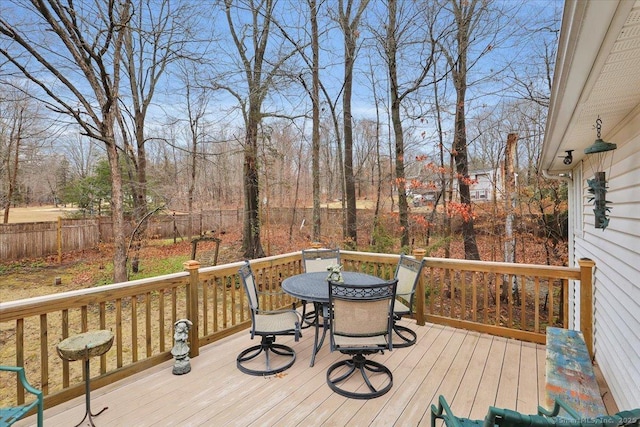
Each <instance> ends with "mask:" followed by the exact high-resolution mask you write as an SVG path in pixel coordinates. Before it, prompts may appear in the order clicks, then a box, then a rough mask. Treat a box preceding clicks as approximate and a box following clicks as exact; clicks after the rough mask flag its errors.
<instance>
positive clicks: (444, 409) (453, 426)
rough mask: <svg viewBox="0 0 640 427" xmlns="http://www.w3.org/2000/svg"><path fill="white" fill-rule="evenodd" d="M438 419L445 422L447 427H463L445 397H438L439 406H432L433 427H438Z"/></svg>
mask: <svg viewBox="0 0 640 427" xmlns="http://www.w3.org/2000/svg"><path fill="white" fill-rule="evenodd" d="M437 418H440V419H442V420H444V422H445V424H446V425H447V427H462V424H461V423H460V422H459V421H458V419H457V418H456V417H455V415H453V412H451V408H450V407H449V404H448V403H447V401H446V400H445V398H444V396H443V395H440V396H439V397H438V406H436V405H431V427H436V419H437Z"/></svg>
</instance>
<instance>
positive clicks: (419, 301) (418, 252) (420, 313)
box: [413, 249, 427, 326]
mask: <svg viewBox="0 0 640 427" xmlns="http://www.w3.org/2000/svg"><path fill="white" fill-rule="evenodd" d="M426 254H427V251H426V250H425V249H414V250H413V256H414V257H416V259H417V260H418V261H422V258H424V256H425V255H426ZM424 311H425V299H424V274H422V272H420V278H419V279H418V284H417V286H416V323H417V324H418V325H420V326H424V323H425V320H424V319H425V315H424Z"/></svg>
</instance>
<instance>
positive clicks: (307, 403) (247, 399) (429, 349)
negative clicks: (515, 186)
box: [16, 320, 545, 427]
mask: <svg viewBox="0 0 640 427" xmlns="http://www.w3.org/2000/svg"><path fill="white" fill-rule="evenodd" d="M403 323H406V324H407V325H408V326H410V327H412V328H414V329H415V330H416V331H417V333H418V343H417V344H416V345H414V346H412V347H408V348H399V349H395V350H394V351H392V352H385V354H383V355H380V354H379V355H374V356H372V357H373V358H375V360H378V361H381V362H383V363H385V364H386V365H387V366H389V367H390V368H391V370H392V371H393V375H394V383H393V388H392V389H391V391H390V392H389V393H387V394H386V395H384V396H382V397H379V398H377V399H372V400H367V401H360V400H353V399H347V398H343V397H341V396H339V395H337V394H335V393H333V392H332V391H331V390H330V389H329V387H328V386H327V384H326V377H325V375H326V370H327V367H328V366H329V365H330V364H331V363H333V362H334V361H336V360H338V359H339V358H341V357H345V356H344V355H341V354H340V353H331V352H329V349H328V345H327V344H326V343H325V345H324V347H323V348H322V349H321V350H320V352H319V354H318V357H317V359H316V364H315V366H314V367H313V368H311V367H309V359H310V355H311V346H312V344H313V332H312V331H311V330H309V329H307V330H305V334H304V337H303V338H302V339H301V341H300V342H298V343H295V342H293V338H289V337H286V338H282V339H279V342H283V343H290V345H292V346H293V347H294V348H295V349H296V351H297V353H298V359H297V360H296V363H295V364H294V366H293V367H292V368H290V369H289V370H287V371H285V372H284V373H283V374H281V375H278V376H274V377H268V378H262V377H252V376H249V375H245V374H242V373H241V372H240V371H239V370H238V369H237V368H236V364H235V358H236V355H237V354H238V353H239V352H240V351H241V350H242V349H243V348H246V347H248V346H249V345H251V344H253V342H252V341H251V340H250V338H249V335H248V333H247V332H242V333H238V334H235V335H233V336H231V337H228V338H226V339H224V340H221V341H218V342H216V343H213V344H211V345H209V346H207V347H204V348H203V349H202V350H201V353H200V356H198V357H196V358H194V359H192V360H191V366H192V371H191V372H190V373H189V374H186V375H181V376H176V375H173V374H172V373H171V369H172V366H173V361H169V362H166V363H164V364H162V365H159V366H157V367H154V368H152V369H148V370H146V371H144V372H141V373H139V374H137V375H135V376H132V377H129V378H127V379H125V380H122V381H119V382H117V383H114V384H111V385H109V386H107V387H103V388H101V389H99V390H96V391H94V392H92V394H91V397H92V399H91V407H92V409H93V411H94V412H97V411H98V410H100V409H102V408H103V407H104V406H108V407H109V409H108V410H106V411H105V412H104V413H102V414H101V415H99V416H98V417H97V418H95V423H96V424H97V425H98V426H100V427H106V426H200V425H206V426H213V425H215V426H223V425H235V426H288V425H291V426H296V425H305V426H307V425H308V426H320V425H323V426H343V425H349V426H352V425H353V426H367V425H378V426H391V425H398V426H400V425H401V426H408V425H412V426H415V425H428V423H429V422H430V417H429V407H430V405H431V403H432V402H435V401H436V399H437V397H438V395H440V394H443V395H444V396H445V397H446V398H447V400H448V401H449V402H450V403H451V407H452V410H453V411H454V412H455V413H456V414H457V415H461V416H470V417H473V418H483V417H484V414H485V413H486V411H487V408H488V407H489V405H494V406H499V407H505V408H511V409H516V410H518V411H520V412H524V413H535V412H536V410H537V405H538V404H539V402H544V397H543V392H544V387H545V384H544V376H545V366H544V364H545V347H544V346H543V345H537V344H531V343H526V342H521V341H517V340H513V339H505V338H498V337H493V336H490V335H484V334H479V333H476V332H469V331H465V330H461V329H454V328H450V327H444V326H439V325H431V324H427V325H426V326H423V327H418V326H416V324H415V323H414V322H412V321H404V320H403ZM77 363H80V362H77ZM44 415H45V426H52V427H53V426H73V425H75V424H77V423H78V422H79V421H80V419H82V417H83V415H84V396H81V397H79V398H76V399H74V400H71V401H69V402H66V403H64V404H61V405H58V406H56V407H53V408H50V409H48V410H46V411H45V414H44ZM34 424H35V419H34V418H33V417H31V418H29V419H27V420H23V421H21V422H19V423H17V424H16V425H18V426H26V425H34ZM85 425H86V424H85Z"/></svg>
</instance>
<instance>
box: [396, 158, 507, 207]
mask: <svg viewBox="0 0 640 427" xmlns="http://www.w3.org/2000/svg"><path fill="white" fill-rule="evenodd" d="M406 176H407V181H408V182H409V185H408V189H409V191H410V193H411V194H412V195H414V194H415V195H420V196H422V197H421V199H422V200H424V201H427V202H429V201H435V200H436V199H437V197H438V193H440V191H441V185H440V177H439V176H438V175H436V173H435V172H431V171H430V170H429V168H425V167H424V166H423V164H422V163H421V162H415V163H412V164H411V165H410V166H409V167H408V168H407V171H406ZM469 179H470V180H471V181H473V182H472V183H471V184H470V186H469V192H470V194H471V201H472V202H485V201H491V200H493V196H494V193H495V196H496V197H495V200H501V199H502V193H503V191H502V190H503V189H502V183H503V171H502V168H500V169H499V170H496V169H476V170H470V171H469ZM453 192H454V197H455V198H457V197H458V180H457V179H454V180H453Z"/></svg>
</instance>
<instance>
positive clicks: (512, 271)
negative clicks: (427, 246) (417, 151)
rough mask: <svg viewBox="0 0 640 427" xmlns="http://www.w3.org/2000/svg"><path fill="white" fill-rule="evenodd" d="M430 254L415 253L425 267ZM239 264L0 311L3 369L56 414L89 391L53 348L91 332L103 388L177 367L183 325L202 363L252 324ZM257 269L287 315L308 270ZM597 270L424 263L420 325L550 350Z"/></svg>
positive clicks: (373, 268)
mask: <svg viewBox="0 0 640 427" xmlns="http://www.w3.org/2000/svg"><path fill="white" fill-rule="evenodd" d="M423 254H424V252H416V253H415V255H416V256H417V257H418V258H420V257H421V256H422V255H423ZM340 257H341V261H342V263H343V265H344V269H345V271H362V272H367V273H370V274H375V275H378V276H380V277H383V278H390V277H391V276H392V275H393V273H394V270H395V266H396V264H397V262H398V259H399V255H394V254H377V253H364V252H352V251H341V255H340ZM242 264H243V263H242V262H236V263H231V264H225V265H219V266H213V267H204V268H200V266H199V264H198V263H197V262H195V261H188V262H186V263H185V271H184V272H179V273H174V274H170V275H165V276H158V277H154V278H148V279H142V280H136V281H131V282H125V283H117V284H113V285H106V286H101V287H96V288H90V289H84V290H77V291H70V292H64V293H59V294H54V295H46V296H41V297H36V298H29V299H25V300H20V301H13V302H7V303H0V365H14V366H24V367H25V369H26V371H27V377H28V378H29V381H30V382H31V383H32V384H33V385H34V386H36V387H37V388H39V389H41V390H43V392H44V395H45V405H46V406H47V407H50V406H53V405H56V404H59V403H61V402H63V401H66V400H69V399H71V398H73V397H76V396H79V395H82V393H83V392H84V383H83V379H82V366H81V365H82V364H81V363H74V362H71V363H69V362H65V361H62V360H61V359H60V358H59V357H58V356H57V355H56V352H55V346H56V344H57V343H59V342H60V341H61V340H63V339H65V338H67V337H68V336H70V335H73V334H77V333H81V332H85V331H87V330H91V329H108V330H111V331H113V332H114V335H115V340H114V344H113V348H112V349H111V350H110V351H109V352H108V353H107V354H105V355H103V356H100V358H99V359H100V363H92V364H91V369H92V373H91V377H92V385H94V386H96V387H102V386H104V385H107V384H110V383H112V382H114V381H117V380H119V379H122V378H124V377H126V376H129V375H132V374H134V373H137V372H140V371H142V370H144V369H147V368H149V367H151V366H154V365H156V364H159V363H161V362H164V361H166V360H170V359H171V357H172V356H171V353H170V350H171V348H172V346H173V338H172V337H173V325H174V323H175V322H176V321H177V320H178V319H182V318H187V319H190V320H191V321H192V322H193V328H192V330H191V331H190V334H189V341H190V343H189V345H190V351H191V353H190V355H191V357H196V356H198V355H199V352H200V347H201V346H203V345H206V344H209V343H212V342H214V341H216V340H218V339H221V338H223V337H226V336H228V335H230V334H233V333H236V332H238V331H240V330H243V329H246V328H248V327H249V325H250V313H249V310H248V308H247V306H246V305H247V303H246V296H245V294H244V288H243V287H242V286H241V282H240V280H239V277H238V275H237V272H238V268H239V267H240V266H241V265H242ZM251 265H252V269H253V271H254V274H255V276H256V284H257V285H258V287H259V289H260V290H261V291H268V296H266V295H263V296H262V297H261V298H262V299H261V307H262V308H266V309H273V308H281V307H290V306H291V304H292V302H293V300H292V298H291V297H289V296H287V295H285V294H280V295H274V293H276V294H277V292H274V291H279V290H281V283H282V280H284V279H285V278H286V277H289V276H291V275H294V274H298V273H300V272H301V271H302V269H301V253H300V252H292V253H288V254H283V255H278V256H273V257H267V258H261V259H257V260H253V261H251ZM592 268H593V263H592V262H591V261H584V262H583V261H581V268H567V267H548V266H536V265H529V264H507V263H493V262H474V261H466V260H452V259H440V258H426V268H425V271H424V274H423V275H422V277H421V279H420V281H419V287H418V293H417V303H416V304H417V305H416V316H415V318H416V323H417V325H424V324H425V321H429V322H434V323H442V324H448V325H453V326H456V327H462V328H466V329H472V330H478V331H481V332H488V333H491V334H495V335H501V336H507V337H515V338H520V339H525V340H529V341H534V342H539V343H544V342H545V330H544V329H545V327H546V326H551V325H553V326H560V327H567V323H566V322H567V320H566V319H567V302H566V301H567V296H568V292H567V289H566V288H567V285H568V281H569V280H576V281H577V280H580V281H581V285H582V290H581V301H582V306H581V307H582V308H583V310H585V311H584V312H583V313H582V314H581V319H582V321H584V322H587V321H589V322H590V321H591V320H590V319H591V317H590V316H589V313H587V312H586V311H589V310H590V309H591V307H592V301H591V300H590V295H591V286H592V283H591V273H592ZM505 278H506V279H505ZM505 283H506V285H507V286H511V284H512V283H519V284H521V286H520V288H519V289H520V292H521V295H520V296H519V298H514V297H512V298H507V300H505V301H501V300H500V297H499V295H500V292H501V286H505V285H504V284H505ZM545 293H548V296H546V295H545ZM561 307H563V309H562V310H563V311H561V310H560V308H561ZM560 313H562V314H560ZM523 319H524V321H523ZM416 327H418V326H416ZM582 330H583V332H585V331H586V330H589V331H590V325H587V324H586V323H585V324H584V325H582ZM589 331H587V332H585V339H586V340H587V342H588V343H590V342H592V338H591V333H590V332H589ZM229 357H236V355H235V354H230V355H229ZM24 399H25V396H24V392H23V390H22V389H21V388H20V387H18V386H17V384H16V385H15V386H14V387H2V388H1V389H0V406H6V405H15V404H16V403H22V402H23V401H24Z"/></svg>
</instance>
